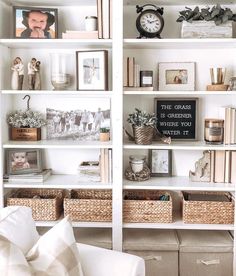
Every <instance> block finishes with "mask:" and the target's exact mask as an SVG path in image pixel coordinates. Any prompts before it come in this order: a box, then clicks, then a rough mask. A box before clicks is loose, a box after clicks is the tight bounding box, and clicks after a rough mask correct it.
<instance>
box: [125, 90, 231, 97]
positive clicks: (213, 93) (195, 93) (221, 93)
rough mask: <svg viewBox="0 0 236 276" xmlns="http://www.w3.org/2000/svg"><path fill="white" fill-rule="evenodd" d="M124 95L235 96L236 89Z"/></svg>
mask: <svg viewBox="0 0 236 276" xmlns="http://www.w3.org/2000/svg"><path fill="white" fill-rule="evenodd" d="M123 93H124V95H154V96H166V95H181V96H188V97H189V96H198V95H207V96H226V95H227V96H235V95H236V91H124V92H123Z"/></svg>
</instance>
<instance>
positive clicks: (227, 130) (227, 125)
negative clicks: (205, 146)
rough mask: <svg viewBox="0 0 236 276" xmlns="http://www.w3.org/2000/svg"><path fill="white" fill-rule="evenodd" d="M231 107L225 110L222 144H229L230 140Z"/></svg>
mask: <svg viewBox="0 0 236 276" xmlns="http://www.w3.org/2000/svg"><path fill="white" fill-rule="evenodd" d="M230 128H231V107H226V108H225V123H224V144H225V145H229V144H230V138H231V130H230Z"/></svg>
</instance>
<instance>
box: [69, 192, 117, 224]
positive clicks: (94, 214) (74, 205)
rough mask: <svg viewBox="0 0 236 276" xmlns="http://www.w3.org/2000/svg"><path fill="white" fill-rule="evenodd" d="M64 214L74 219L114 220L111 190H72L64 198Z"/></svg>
mask: <svg viewBox="0 0 236 276" xmlns="http://www.w3.org/2000/svg"><path fill="white" fill-rule="evenodd" d="M64 214H65V216H66V215H70V218H71V219H72V220H73V221H106V222H110V221H112V193H111V190H86V189H83V190H71V191H70V192H69V194H68V195H67V196H66V197H65V198H64Z"/></svg>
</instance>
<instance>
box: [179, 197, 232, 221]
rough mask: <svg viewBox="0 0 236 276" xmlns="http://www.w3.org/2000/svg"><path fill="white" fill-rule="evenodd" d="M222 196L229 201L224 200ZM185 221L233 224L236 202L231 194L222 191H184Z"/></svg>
mask: <svg viewBox="0 0 236 276" xmlns="http://www.w3.org/2000/svg"><path fill="white" fill-rule="evenodd" d="M213 197H214V198H213ZM222 198H225V199H226V200H227V201H222ZM209 199H211V200H209ZM183 221H184V223H201V224H233V223H234V202H233V201H232V198H231V195H230V194H229V193H222V192H183Z"/></svg>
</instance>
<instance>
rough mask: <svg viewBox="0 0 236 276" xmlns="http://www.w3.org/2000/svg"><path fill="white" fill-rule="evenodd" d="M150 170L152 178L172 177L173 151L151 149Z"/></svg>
mask: <svg viewBox="0 0 236 276" xmlns="http://www.w3.org/2000/svg"><path fill="white" fill-rule="evenodd" d="M149 168H150V171H151V176H161V177H163V176H164V177H170V176H172V150H168V149H150V150H149Z"/></svg>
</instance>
